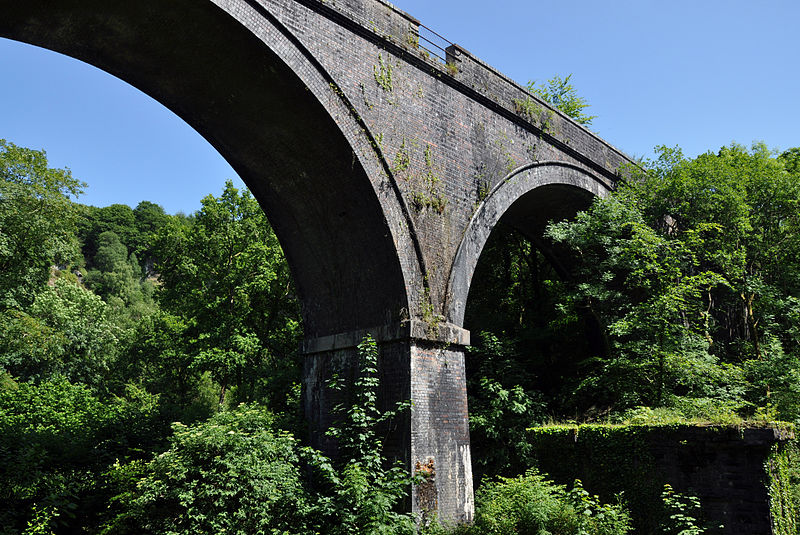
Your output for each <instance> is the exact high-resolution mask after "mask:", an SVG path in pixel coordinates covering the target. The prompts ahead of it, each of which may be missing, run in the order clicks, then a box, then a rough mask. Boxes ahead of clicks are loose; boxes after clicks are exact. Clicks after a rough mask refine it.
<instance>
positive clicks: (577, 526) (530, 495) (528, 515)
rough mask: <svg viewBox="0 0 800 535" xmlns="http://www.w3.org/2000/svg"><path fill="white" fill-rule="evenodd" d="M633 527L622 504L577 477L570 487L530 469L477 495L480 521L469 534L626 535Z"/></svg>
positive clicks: (476, 515) (496, 482)
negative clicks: (603, 497) (602, 498)
mask: <svg viewBox="0 0 800 535" xmlns="http://www.w3.org/2000/svg"><path fill="white" fill-rule="evenodd" d="M630 531H631V525H630V517H629V516H628V514H627V512H626V511H625V510H624V508H623V507H622V506H620V505H609V504H602V503H601V502H600V500H599V499H598V498H597V496H592V495H590V494H589V493H588V492H586V491H585V490H584V489H583V486H582V485H581V482H580V481H578V480H576V481H575V483H574V486H573V488H572V489H571V490H567V489H566V488H565V487H563V486H561V485H555V484H553V483H552V482H550V481H547V480H546V479H545V478H544V477H543V476H541V475H539V474H538V473H537V472H536V471H535V470H528V471H527V472H526V473H525V475H523V476H519V477H516V478H502V477H501V478H498V479H497V480H496V481H492V482H489V483H486V484H484V486H483V487H482V488H481V489H480V490H479V491H478V493H477V495H476V507H475V524H474V526H473V527H472V528H471V529H470V530H468V532H469V533H497V534H514V533H531V534H545V533H549V534H553V535H556V534H558V535H568V534H570V535H572V534H574V535H589V534H592V535H601V534H602V535H612V534H613V535H622V534H625V533H629V532H630Z"/></svg>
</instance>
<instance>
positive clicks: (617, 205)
mask: <svg viewBox="0 0 800 535" xmlns="http://www.w3.org/2000/svg"><path fill="white" fill-rule="evenodd" d="M799 202H800V183H799V182H798V181H797V180H796V178H793V177H792V176H791V175H790V174H788V173H787V172H786V171H785V168H784V166H783V164H781V163H780V162H779V161H778V160H777V159H776V158H774V157H773V156H772V155H771V154H770V153H769V152H768V151H767V150H766V149H765V148H764V147H763V146H761V145H756V146H754V147H753V149H752V150H751V151H749V152H748V151H746V150H745V149H744V148H742V147H739V146H735V145H734V146H731V147H726V148H723V149H722V150H720V152H719V154H716V155H713V154H704V155H701V156H699V157H698V158H696V159H695V160H691V161H689V160H685V159H684V158H683V156H682V155H681V153H680V151H678V150H672V149H666V148H661V149H660V157H659V159H658V160H657V161H656V162H653V163H652V164H651V166H650V170H649V171H645V172H638V173H634V177H633V179H632V180H631V181H630V182H629V183H627V184H625V185H624V186H623V187H621V188H620V190H619V191H618V192H617V193H615V194H614V195H612V196H610V198H608V199H606V200H597V201H596V202H595V203H594V204H593V206H592V208H591V209H590V210H589V211H587V212H585V213H582V214H579V215H578V217H577V218H576V219H575V221H572V222H560V223H556V224H553V225H551V226H550V227H549V228H548V231H547V235H548V237H549V238H551V239H552V240H554V241H555V242H556V243H558V244H561V245H563V246H566V247H568V248H569V250H570V251H571V252H572V253H573V255H574V257H575V264H574V265H575V269H574V274H575V275H576V276H575V278H574V282H572V283H570V284H569V285H568V286H567V292H565V294H564V296H565V299H564V300H563V301H562V303H563V304H562V305H560V306H561V307H562V309H564V310H566V311H572V312H571V313H574V311H575V310H576V307H577V306H579V305H580V306H583V305H584V304H588V306H589V307H590V308H591V310H592V313H593V314H594V315H595V316H596V317H597V318H598V320H599V322H600V324H601V325H602V326H603V328H604V331H605V332H606V334H607V336H608V340H609V349H610V351H609V354H608V355H607V356H603V358H600V359H597V360H596V361H595V364H594V366H593V368H591V369H589V370H587V371H588V373H587V374H586V378H585V379H584V380H583V381H582V383H581V384H580V385H579V388H578V393H579V395H582V396H585V398H586V399H589V398H593V399H595V400H597V399H604V398H605V400H606V401H605V402H606V403H608V404H609V405H612V406H615V407H616V408H618V409H625V408H629V407H632V406H636V405H647V406H663V405H667V404H673V403H676V402H677V400H681V399H687V398H688V399H701V398H706V399H715V400H718V401H719V402H722V403H726V404H729V405H730V406H733V407H736V408H737V409H738V410H739V411H740V412H741V413H742V414H747V413H748V412H749V413H751V414H752V410H753V409H752V407H754V406H766V405H767V404H768V403H769V404H772V405H774V406H775V407H776V410H777V412H776V415H777V416H778V417H779V418H782V419H794V418H796V417H798V416H800V413H798V412H797V405H796V404H795V400H796V399H797V397H796V395H795V393H796V392H797V391H798V385H799V383H798V381H797V379H796V378H797V377H798V375H797V374H798V370H800V361H798V358H799V357H800V355H798V353H797V351H796V348H797V347H798V346H797V338H796V331H795V328H794V326H793V323H792V322H793V320H794V318H796V313H797V309H796V303H795V298H794V297H793V296H794V295H796V292H797V290H798V289H799V288H800V286H799V285H798V283H800V279H798V277H797V274H798V271H797V269H798V267H800V266H799V265H798V263H797V262H798V261H797V259H798V258H800V241H798V239H797V233H796V231H795V229H796V228H797V224H798V221H799V220H800V212H798V206H800V204H798V203H799ZM576 401H577V402H578V403H580V401H579V400H576Z"/></svg>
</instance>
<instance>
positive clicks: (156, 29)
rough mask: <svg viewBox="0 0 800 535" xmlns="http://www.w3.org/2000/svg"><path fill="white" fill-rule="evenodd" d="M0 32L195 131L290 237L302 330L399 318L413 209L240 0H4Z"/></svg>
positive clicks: (415, 268) (257, 13) (331, 103)
mask: <svg viewBox="0 0 800 535" xmlns="http://www.w3.org/2000/svg"><path fill="white" fill-rule="evenodd" d="M0 7H2V11H3V17H2V18H0V36H2V37H7V38H10V39H14V40H18V41H23V42H27V43H30V44H33V45H37V46H42V47H45V48H48V49H51V50H54V51H57V52H61V53H64V54H67V55H70V56H73V57H75V58H77V59H79V60H82V61H85V62H87V63H89V64H92V65H94V66H96V67H98V68H100V69H102V70H104V71H106V72H108V73H110V74H113V75H115V76H117V77H119V78H121V79H122V80H124V81H126V82H128V83H130V84H132V85H134V86H135V87H137V88H139V89H140V90H142V91H143V92H144V93H146V94H148V95H149V96H151V97H153V98H154V99H155V100H157V101H158V102H160V103H161V104H163V105H164V106H166V107H167V108H169V109H171V110H172V111H173V112H175V113H176V114H177V115H178V116H180V117H181V118H183V119H184V120H185V121H186V122H187V123H188V124H189V125H191V126H192V127H193V128H195V129H196V130H197V131H198V132H199V133H200V134H201V135H203V136H204V137H205V138H206V139H207V140H208V141H209V142H210V143H211V144H212V145H213V146H214V147H215V148H216V149H217V150H218V151H219V152H220V154H221V155H222V156H223V157H224V158H225V159H226V160H227V161H228V162H229V163H230V164H231V166H232V167H233V168H234V169H235V170H236V171H237V173H239V175H240V176H241V177H242V179H243V180H244V182H245V183H246V184H247V186H248V187H249V188H250V190H251V191H252V192H253V194H254V196H255V197H256V198H257V199H258V201H259V203H260V204H261V205H262V207H263V208H264V210H265V211H266V213H267V214H268V217H269V219H270V221H271V223H272V224H273V226H274V228H275V231H276V234H277V235H278V238H279V240H280V242H281V244H282V246H283V247H284V250H285V252H286V256H287V258H288V260H289V263H290V266H291V268H292V271H293V274H294V277H295V281H296V283H297V287H298V292H299V294H300V298H301V302H302V303H303V316H304V321H305V330H306V336H307V338H314V337H320V336H326V335H332V334H336V333H342V332H351V331H356V330H359V329H364V328H369V327H373V326H381V325H386V324H393V323H396V322H397V321H399V318H400V314H401V311H408V310H409V309H410V308H411V305H410V304H409V299H408V296H407V292H406V288H417V287H421V284H419V281H420V280H421V275H420V273H421V268H420V262H419V260H418V256H417V255H416V252H417V251H418V246H417V245H416V243H415V240H414V237H413V236H412V234H411V233H410V232H409V230H408V229H409V228H410V225H403V224H402V222H403V221H404V219H405V218H406V217H407V212H408V210H407V208H406V207H405V205H404V203H403V201H402V197H401V196H400V195H399V193H398V192H397V190H396V187H394V185H393V184H392V183H391V182H390V179H389V178H388V175H389V174H387V173H384V172H382V165H385V164H383V163H382V160H381V159H380V158H378V157H377V156H376V154H375V151H374V150H373V145H374V141H373V140H371V139H369V137H368V134H367V133H366V129H364V128H362V127H361V125H359V123H358V117H357V115H355V114H352V113H351V109H352V108H351V106H349V105H348V103H347V102H346V99H345V97H344V96H343V95H342V94H341V93H340V92H337V91H336V90H335V84H333V81H332V79H331V78H330V76H328V75H327V73H326V72H325V71H324V69H323V68H322V66H321V65H320V64H319V63H318V62H317V61H315V59H314V57H313V56H312V55H311V54H310V53H309V52H308V51H307V50H305V49H304V47H303V46H302V44H301V43H300V42H299V41H298V40H297V39H295V38H293V36H292V33H291V32H290V31H289V30H288V29H286V28H285V26H283V25H282V24H281V23H280V22H279V21H278V20H277V19H276V18H275V17H273V16H271V14H270V13H269V12H268V11H267V10H266V9H265V8H263V7H262V6H261V5H260V4H259V3H257V2H249V1H247V0H214V1H211V0H173V1H170V2H161V1H158V0H138V1H136V2H108V1H107V0H60V1H58V2H54V1H49V0H26V1H25V2H11V1H2V2H0Z"/></svg>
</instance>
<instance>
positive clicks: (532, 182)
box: [446, 161, 609, 326]
mask: <svg viewBox="0 0 800 535" xmlns="http://www.w3.org/2000/svg"><path fill="white" fill-rule="evenodd" d="M608 191H609V188H608V186H607V184H606V183H605V182H604V181H602V180H601V179H600V178H599V177H597V176H595V175H593V174H591V173H589V172H587V171H586V170H585V169H583V168H581V167H578V166H576V165H573V164H570V163H566V162H559V161H543V162H536V163H533V164H530V165H526V166H523V167H520V168H518V169H516V170H514V171H513V172H512V173H511V174H509V175H508V176H507V177H506V178H505V179H504V180H502V181H501V182H499V183H498V184H497V185H496V186H495V187H494V188H493V189H492V190H491V191H490V192H489V194H488V195H487V197H486V199H484V201H483V202H482V203H481V205H480V206H479V207H478V210H477V211H476V212H475V214H474V215H473V216H472V220H471V221H470V223H469V225H468V226H467V230H466V232H465V233H464V237H463V238H462V240H461V244H460V245H459V248H458V251H457V252H456V257H455V261H454V262H453V266H452V269H451V271H450V277H449V280H448V291H447V303H446V311H447V321H449V322H451V323H453V324H455V325H458V326H463V325H464V316H465V313H466V305H467V298H468V296H469V290H470V287H471V284H472V276H473V274H474V273H475V268H476V266H477V264H478V260H479V258H480V256H481V252H482V251H483V248H484V246H485V245H486V242H487V240H488V239H489V236H490V235H491V233H492V230H494V228H495V226H496V225H497V224H498V223H499V222H501V220H502V222H503V223H506V224H508V225H509V226H511V227H513V228H515V229H517V230H519V231H520V232H521V233H522V234H523V235H524V236H525V237H526V238H528V239H529V240H531V241H532V242H533V243H534V244H535V245H536V246H537V247H539V249H540V250H542V252H543V254H544V255H545V256H546V257H547V258H548V260H549V261H550V262H551V263H552V264H553V267H554V268H555V269H556V271H557V272H559V273H560V274H562V275H563V274H565V273H566V271H567V270H568V268H567V267H566V266H564V265H563V264H562V263H561V261H560V260H559V258H558V256H557V255H556V254H554V253H553V252H552V251H551V250H549V248H548V247H547V246H546V244H544V243H543V242H542V238H541V237H542V233H543V232H544V229H545V227H546V226H547V224H548V222H550V221H553V220H556V221H557V220H561V219H566V218H569V217H573V216H574V215H575V214H576V213H577V212H579V211H581V210H585V209H586V208H588V207H589V205H590V204H591V202H592V199H593V198H595V197H602V196H605V195H606V193H608Z"/></svg>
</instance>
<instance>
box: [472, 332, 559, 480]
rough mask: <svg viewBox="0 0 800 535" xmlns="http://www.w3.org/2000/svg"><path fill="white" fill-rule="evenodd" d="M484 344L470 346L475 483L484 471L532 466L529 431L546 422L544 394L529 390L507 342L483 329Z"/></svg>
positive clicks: (511, 470) (491, 472) (509, 471)
mask: <svg viewBox="0 0 800 535" xmlns="http://www.w3.org/2000/svg"><path fill="white" fill-rule="evenodd" d="M480 339H481V340H480V344H479V346H478V347H476V348H470V351H469V353H468V356H467V358H468V361H470V362H473V363H476V364H477V366H478V370H474V371H472V372H471V373H470V381H469V382H468V384H467V387H468V389H469V392H470V443H471V447H472V451H474V452H475V456H474V461H473V463H474V467H473V471H474V473H475V476H476V481H480V480H481V478H482V477H483V475H484V474H488V475H496V474H506V475H510V474H515V473H520V471H522V470H524V469H525V468H526V467H528V466H530V462H531V454H532V445H531V443H530V441H529V440H528V437H527V433H526V431H525V430H526V429H527V428H529V427H533V426H535V425H539V424H541V423H542V422H543V421H544V420H545V403H544V399H543V396H542V395H541V394H540V393H538V392H535V391H531V390H526V388H525V387H523V384H525V385H526V386H529V385H530V378H529V377H527V376H528V375H529V374H528V373H527V372H526V370H525V369H524V364H521V363H520V362H519V355H518V354H517V353H516V352H515V351H514V347H513V346H511V345H510V344H509V343H508V341H501V340H500V339H498V338H497V337H496V336H494V335H492V334H491V333H487V332H483V333H480Z"/></svg>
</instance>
